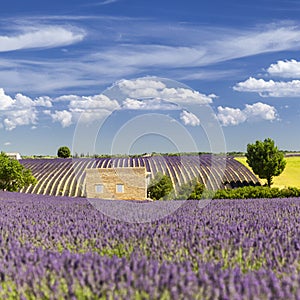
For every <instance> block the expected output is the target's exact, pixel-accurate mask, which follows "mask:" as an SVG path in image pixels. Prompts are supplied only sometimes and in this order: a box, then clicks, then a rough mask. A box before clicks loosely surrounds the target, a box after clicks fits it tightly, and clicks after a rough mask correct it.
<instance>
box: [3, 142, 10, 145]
mask: <svg viewBox="0 0 300 300" xmlns="http://www.w3.org/2000/svg"><path fill="white" fill-rule="evenodd" d="M3 145H4V146H10V145H11V142H5V143H4V144H3Z"/></svg>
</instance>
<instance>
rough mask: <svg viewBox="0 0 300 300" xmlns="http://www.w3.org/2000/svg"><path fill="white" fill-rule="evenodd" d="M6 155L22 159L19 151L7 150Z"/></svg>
mask: <svg viewBox="0 0 300 300" xmlns="http://www.w3.org/2000/svg"><path fill="white" fill-rule="evenodd" d="M6 155H7V156H8V157H9V158H12V159H17V160H20V159H22V156H21V154H20V153H19V152H7V153H6Z"/></svg>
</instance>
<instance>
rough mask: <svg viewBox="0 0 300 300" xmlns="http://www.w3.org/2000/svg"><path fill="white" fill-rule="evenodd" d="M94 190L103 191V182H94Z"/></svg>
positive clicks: (98, 192) (99, 192)
mask: <svg viewBox="0 0 300 300" xmlns="http://www.w3.org/2000/svg"><path fill="white" fill-rule="evenodd" d="M95 192H96V193H97V194H101V193H103V192H104V188H103V184H95Z"/></svg>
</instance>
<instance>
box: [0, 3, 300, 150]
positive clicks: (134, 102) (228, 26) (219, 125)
mask: <svg viewBox="0 0 300 300" xmlns="http://www.w3.org/2000/svg"><path fill="white" fill-rule="evenodd" d="M299 12H300V3H299V1H292V0H285V1H283V0H282V1H277V0H272V1H271V0H260V1H233V0H229V1H213V0H212V1H169V0H167V1H156V0H154V1H137V0H106V1H105V0H103V1H100V0H84V1H83V0H72V1H71V0H69V1H66V0H65V1H58V0H53V1H51V2H50V1H33V0H29V1H21V0H19V1H17V0H11V1H5V3H3V4H2V9H1V12H0V14H1V18H0V132H1V135H0V148H1V150H3V151H8V152H12V151H18V152H21V153H22V154H24V155H25V154H26V155H29V154H50V155H55V154H56V151H57V148H58V147H59V146H61V145H67V146H69V147H70V148H72V150H73V152H78V153H81V152H84V153H86V152H89V153H94V152H95V153H110V152H114V153H115V152H116V153H121V152H123V153H124V152H129V153H134V152H138V153H143V152H152V151H156V152H160V151H162V152H169V151H194V150H196V151H223V150H224V149H225V150H227V151H235V150H236V151H245V149H246V146H247V143H250V142H254V141H255V140H257V139H260V140H261V139H264V138H267V137H271V138H273V139H274V140H275V142H276V144H277V145H278V146H279V148H280V149H288V150H300V138H299V137H300V136H299V128H300V118H299V115H300V106H299V97H300V52H299V50H300V19H299ZM166 79H169V81H168V80H166ZM137 128H138V130H137Z"/></svg>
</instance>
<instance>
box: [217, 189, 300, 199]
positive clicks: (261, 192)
mask: <svg viewBox="0 0 300 300" xmlns="http://www.w3.org/2000/svg"><path fill="white" fill-rule="evenodd" d="M299 196H300V189H298V188H295V187H288V188H284V189H281V190H280V189H278V188H270V187H268V186H245V187H240V188H236V189H228V190H218V191H216V193H215V195H214V197H213V198H214V199H253V198H286V197H299Z"/></svg>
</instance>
